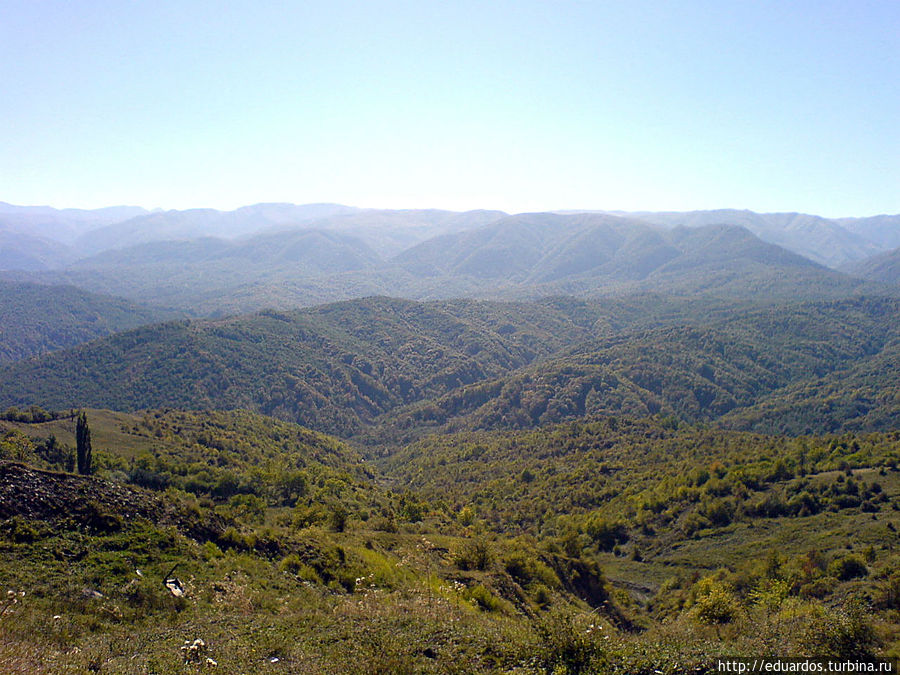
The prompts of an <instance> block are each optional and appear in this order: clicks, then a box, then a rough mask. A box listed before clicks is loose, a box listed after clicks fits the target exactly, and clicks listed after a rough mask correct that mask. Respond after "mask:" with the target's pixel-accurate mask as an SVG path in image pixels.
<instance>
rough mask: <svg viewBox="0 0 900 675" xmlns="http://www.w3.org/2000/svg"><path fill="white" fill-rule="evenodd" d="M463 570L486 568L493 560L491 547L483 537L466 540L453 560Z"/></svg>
mask: <svg viewBox="0 0 900 675" xmlns="http://www.w3.org/2000/svg"><path fill="white" fill-rule="evenodd" d="M453 562H454V563H455V564H456V566H457V567H458V568H459V569H461V570H482V571H484V570H486V569H487V568H488V567H490V565H491V562H493V554H492V552H491V547H490V545H489V544H488V542H487V541H486V540H485V539H482V538H481V537H478V538H475V539H468V540H466V541H465V542H464V543H463V544H462V546H461V547H460V548H459V550H458V551H457V552H456V556H455V558H454V560H453Z"/></svg>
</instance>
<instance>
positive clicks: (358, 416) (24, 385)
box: [0, 298, 586, 435]
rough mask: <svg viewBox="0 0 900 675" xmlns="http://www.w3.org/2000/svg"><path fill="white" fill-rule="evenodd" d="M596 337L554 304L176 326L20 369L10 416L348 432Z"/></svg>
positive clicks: (404, 304)
mask: <svg viewBox="0 0 900 675" xmlns="http://www.w3.org/2000/svg"><path fill="white" fill-rule="evenodd" d="M585 335H586V330H585V329H584V328H582V327H580V326H578V325H576V324H575V323H574V322H573V321H572V320H571V319H570V318H569V317H567V316H566V315H565V314H564V313H563V312H560V311H557V310H554V309H552V308H548V307H529V306H516V305H493V304H482V303H429V304H420V303H414V302H409V301H402V300H390V299H384V298H370V299H364V300H359V301H353V302H348V303H341V304H338V305H326V306H322V307H318V308H315V309H312V310H306V311H299V312H293V313H279V312H274V311H265V312H262V313H260V314H256V315H250V316H243V317H235V318H229V319H223V320H217V321H194V322H184V321H183V322H171V323H166V324H159V325H155V326H147V327H144V328H139V329H137V330H134V331H128V332H123V333H118V334H116V335H114V336H110V337H108V338H104V339H101V340H97V341H94V342H92V343H90V344H86V345H82V346H80V347H76V348H74V349H73V350H70V351H67V352H65V353H60V354H50V355H47V356H45V357H43V358H41V359H36V360H31V361H28V362H24V363H19V364H15V365H13V366H11V367H10V368H8V369H7V370H6V371H5V372H4V374H3V376H2V380H0V391H2V392H3V394H2V402H0V406H3V405H4V404H5V405H20V404H30V403H38V404H40V405H43V406H44V407H49V408H65V407H67V406H69V405H72V404H73V402H75V401H78V402H79V403H78V405H90V406H94V407H104V408H112V409H120V410H136V409H142V408H151V407H160V406H173V407H182V408H188V409H198V408H200V409H204V408H207V409H208V408H247V409H251V410H256V411H259V412H263V413H265V414H271V415H275V416H278V417H281V418H284V419H289V420H292V421H302V422H303V423H304V424H306V425H307V426H310V427H312V428H315V429H318V430H328V431H331V432H334V433H337V434H339V435H349V434H350V433H351V432H353V431H357V430H359V429H360V427H361V425H362V424H363V423H365V422H368V421H369V420H371V419H372V418H374V417H375V416H376V415H378V414H381V413H384V412H386V411H388V410H390V409H392V408H394V407H396V406H398V405H402V404H404V403H409V402H412V401H415V400H419V399H421V398H424V397H426V396H435V395H440V394H442V393H445V392H447V391H449V390H451V389H453V388H455V387H458V386H460V385H462V384H466V383H470V382H475V381H478V380H482V379H485V378H488V377H493V376H497V375H499V374H501V373H503V372H507V371H509V370H511V369H513V368H516V367H519V366H522V365H525V364H527V363H529V362H531V361H532V360H534V359H535V358H537V357H539V356H542V355H545V354H548V353H550V352H552V351H554V350H556V349H559V348H561V347H562V346H564V345H565V344H567V342H569V341H571V340H573V339H577V337H582V336H585Z"/></svg>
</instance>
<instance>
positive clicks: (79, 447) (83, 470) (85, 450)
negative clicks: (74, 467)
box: [75, 410, 92, 476]
mask: <svg viewBox="0 0 900 675" xmlns="http://www.w3.org/2000/svg"><path fill="white" fill-rule="evenodd" d="M75 455H76V459H77V462H78V473H80V474H82V475H84V476H87V475H89V474H90V473H91V459H92V456H91V429H90V427H88V422H87V414H86V413H85V412H84V411H83V410H82V411H81V413H79V415H78V420H77V422H76V423H75Z"/></svg>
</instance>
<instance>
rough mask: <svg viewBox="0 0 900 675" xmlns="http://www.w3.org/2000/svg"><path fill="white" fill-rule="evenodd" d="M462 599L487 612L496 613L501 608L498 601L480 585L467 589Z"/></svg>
mask: <svg viewBox="0 0 900 675" xmlns="http://www.w3.org/2000/svg"><path fill="white" fill-rule="evenodd" d="M463 597H464V598H465V599H466V600H469V601H470V602H472V603H473V604H474V605H475V606H476V607H478V608H479V609H483V610H485V611H487V612H496V611H498V610H499V609H500V607H501V603H500V599H499V598H497V597H496V596H495V595H494V594H493V593H491V592H490V591H489V590H488V589H487V588H485V587H484V586H482V585H481V584H478V585H477V586H472V587H471V588H467V589H466V591H465V593H463Z"/></svg>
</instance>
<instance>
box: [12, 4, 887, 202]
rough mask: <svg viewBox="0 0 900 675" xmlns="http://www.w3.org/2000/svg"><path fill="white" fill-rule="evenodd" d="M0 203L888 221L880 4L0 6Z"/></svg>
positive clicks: (884, 11) (884, 52) (884, 20)
mask: <svg viewBox="0 0 900 675" xmlns="http://www.w3.org/2000/svg"><path fill="white" fill-rule="evenodd" d="M0 134H2V136H0V139H2V143H0V200H2V201H7V202H12V203H18V204H50V205H52V206H56V207H68V206H73V207H87V208H93V207H99V206H108V205H113V204H136V205H140V206H145V207H163V208H187V207H193V206H210V207H216V208H234V207H237V206H240V205H244V204H250V203H255V202H260V201H289V202H295V203H305V202H313V201H334V202H340V203H344V204H350V205H355V206H368V207H396V208H404V207H429V206H433V207H442V208H451V209H468V208H499V209H504V210H507V211H529V210H545V209H581V208H583V209H626V210H638V209H647V210H663V209H672V210H684V209H701V208H719V207H733V208H749V209H753V210H757V211H805V212H810V213H818V214H821V215H826V216H844V215H847V216H849V215H871V214H875V213H897V212H900V2H897V0H883V1H867V0H846V1H843V2H831V1H829V0H805V1H796V2H794V1H791V0H777V1H769V0H746V1H744V2H734V1H730V0H711V1H709V2H699V1H696V2H693V1H683V2H679V1H676V0H673V1H670V2H666V1H663V0H654V1H650V0H647V1H641V0H617V1H612V0H610V1H602V0H596V1H593V2H588V1H585V2H552V1H549V0H548V1H544V2H534V1H527V0H518V1H515V2H490V1H487V0H482V1H479V2H454V1H452V0H447V1H444V2H428V1H425V0H416V1H413V2H363V1H356V2H341V1H329V2H265V1H264V0H258V1H255V2H240V1H234V0H232V1H229V2H224V1H223V2H192V1H190V0H177V1H169V0H154V1H152V2H142V1H135V2H119V1H116V0H109V1H107V2H101V1H99V0H79V1H78V2H71V1H69V0H67V1H65V2H51V1H45V0H0Z"/></svg>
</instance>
